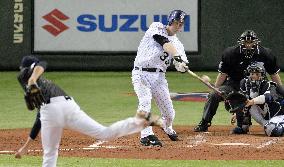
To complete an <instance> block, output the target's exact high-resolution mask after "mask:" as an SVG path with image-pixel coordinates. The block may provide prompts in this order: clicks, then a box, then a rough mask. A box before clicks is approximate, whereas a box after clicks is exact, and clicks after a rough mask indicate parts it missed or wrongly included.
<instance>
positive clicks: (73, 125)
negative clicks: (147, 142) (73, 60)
mask: <svg viewBox="0 0 284 167" xmlns="http://www.w3.org/2000/svg"><path fill="white" fill-rule="evenodd" d="M46 66H47V63H46V62H44V61H40V60H39V59H38V58H36V57H34V56H25V57H24V58H23V59H22V62H21V66H20V70H21V71H20V73H19V75H18V81H19V83H20V85H21V86H22V88H23V89H24V92H25V100H26V104H27V108H28V109H29V110H34V109H35V108H37V109H38V110H39V112H40V122H41V140H42V147H43V163H42V164H43V165H42V166H44V167H45V166H56V161H57V157H58V148H59V144H60V139H61V135H62V132H63V128H68V129H72V130H75V131H78V132H81V133H83V134H86V135H89V136H91V137H94V138H96V139H99V140H111V139H115V138H118V137H121V136H125V135H129V134H132V133H136V132H140V131H141V130H142V129H144V128H145V127H146V126H149V125H157V126H160V127H161V125H162V120H161V119H160V118H159V117H158V116H151V114H147V113H145V112H137V114H136V116H135V117H130V118H128V119H125V120H122V121H118V122H116V123H114V124H112V125H110V126H109V127H105V126H103V125H101V124H99V123H98V122H96V121H95V120H93V119H92V118H90V117H89V116H88V115H87V114H86V113H85V112H84V111H82V110H81V109H80V107H79V105H78V104H77V103H76V102H75V101H74V99H73V98H72V97H70V96H68V95H67V94H66V93H65V92H64V91H63V90H62V89H61V88H60V87H59V86H57V85H56V84H54V83H53V82H51V81H50V80H47V79H45V78H44V77H43V76H42V74H43V73H44V71H45V69H46Z"/></svg>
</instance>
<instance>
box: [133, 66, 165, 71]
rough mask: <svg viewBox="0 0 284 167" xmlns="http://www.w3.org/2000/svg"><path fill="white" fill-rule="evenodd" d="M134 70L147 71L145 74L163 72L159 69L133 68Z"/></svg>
mask: <svg viewBox="0 0 284 167" xmlns="http://www.w3.org/2000/svg"><path fill="white" fill-rule="evenodd" d="M134 70H141V71H147V72H164V71H163V70H161V69H159V68H143V67H142V68H141V67H134Z"/></svg>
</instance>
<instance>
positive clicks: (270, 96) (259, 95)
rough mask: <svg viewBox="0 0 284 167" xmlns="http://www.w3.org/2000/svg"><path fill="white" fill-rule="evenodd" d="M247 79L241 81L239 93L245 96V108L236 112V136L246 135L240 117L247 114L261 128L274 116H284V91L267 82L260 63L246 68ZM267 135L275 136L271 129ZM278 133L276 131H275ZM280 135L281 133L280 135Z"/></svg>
mask: <svg viewBox="0 0 284 167" xmlns="http://www.w3.org/2000/svg"><path fill="white" fill-rule="evenodd" d="M247 73H248V77H247V78H245V79H243V80H241V83H240V92H242V93H243V94H245V95H247V97H248V98H249V100H247V103H246V108H245V109H244V110H243V111H238V112H237V115H239V114H240V115H241V116H240V117H237V119H238V118H239V119H238V126H237V127H236V128H235V131H236V132H238V134H243V133H247V130H248V129H247V127H246V123H244V124H243V121H244V120H243V119H242V118H245V117H242V115H245V114H246V112H249V114H250V115H251V117H252V118H253V119H254V120H255V121H256V122H257V123H259V124H260V125H261V126H263V127H266V126H267V124H268V121H269V120H270V119H271V118H272V117H275V116H279V115H284V108H283V106H284V90H283V87H282V86H280V85H278V84H276V83H275V82H272V81H268V80H267V77H266V72H265V70H264V67H263V65H262V64H260V63H257V62H255V63H252V64H251V65H249V66H248V68H247ZM266 129H267V130H270V131H269V133H267V135H269V136H276V135H277V133H274V130H273V128H272V129H271V128H266ZM276 132H278V131H276ZM280 134H281V133H280Z"/></svg>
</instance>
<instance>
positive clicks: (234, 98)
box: [225, 92, 248, 113]
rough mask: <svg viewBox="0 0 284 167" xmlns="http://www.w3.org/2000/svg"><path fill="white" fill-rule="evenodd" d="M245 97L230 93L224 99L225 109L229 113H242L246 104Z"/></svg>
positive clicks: (238, 93) (237, 93) (241, 94)
mask: <svg viewBox="0 0 284 167" xmlns="http://www.w3.org/2000/svg"><path fill="white" fill-rule="evenodd" d="M247 100H248V99H247V96H246V95H245V94H243V93H241V92H232V93H230V94H228V96H227V97H226V99H225V108H226V110H227V111H229V112H230V113H235V112H237V111H242V110H243V109H244V108H245V106H246V102H247Z"/></svg>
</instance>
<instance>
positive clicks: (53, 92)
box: [18, 61, 68, 101]
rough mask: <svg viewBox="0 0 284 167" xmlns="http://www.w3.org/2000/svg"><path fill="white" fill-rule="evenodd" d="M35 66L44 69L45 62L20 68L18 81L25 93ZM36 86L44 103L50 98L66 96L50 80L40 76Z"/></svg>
mask: <svg viewBox="0 0 284 167" xmlns="http://www.w3.org/2000/svg"><path fill="white" fill-rule="evenodd" d="M35 66H41V67H43V68H44V69H46V62H44V61H41V62H38V63H36V64H34V65H32V66H30V67H25V68H22V69H21V71H20V73H19V75H18V81H19V83H20V85H21V86H22V88H23V89H24V91H25V92H26V88H27V84H28V80H29V78H30V76H31V74H32V72H33V69H34V67H35ZM37 85H38V86H39V87H40V88H41V91H42V94H43V96H44V98H45V100H46V101H49V100H50V98H52V97H57V96H68V95H67V94H66V93H65V92H64V91H63V90H62V89H61V88H60V87H59V86H57V85H56V84H54V83H53V82H51V81H50V80H47V79H45V78H44V77H43V76H40V77H39V78H38V80H37Z"/></svg>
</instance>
